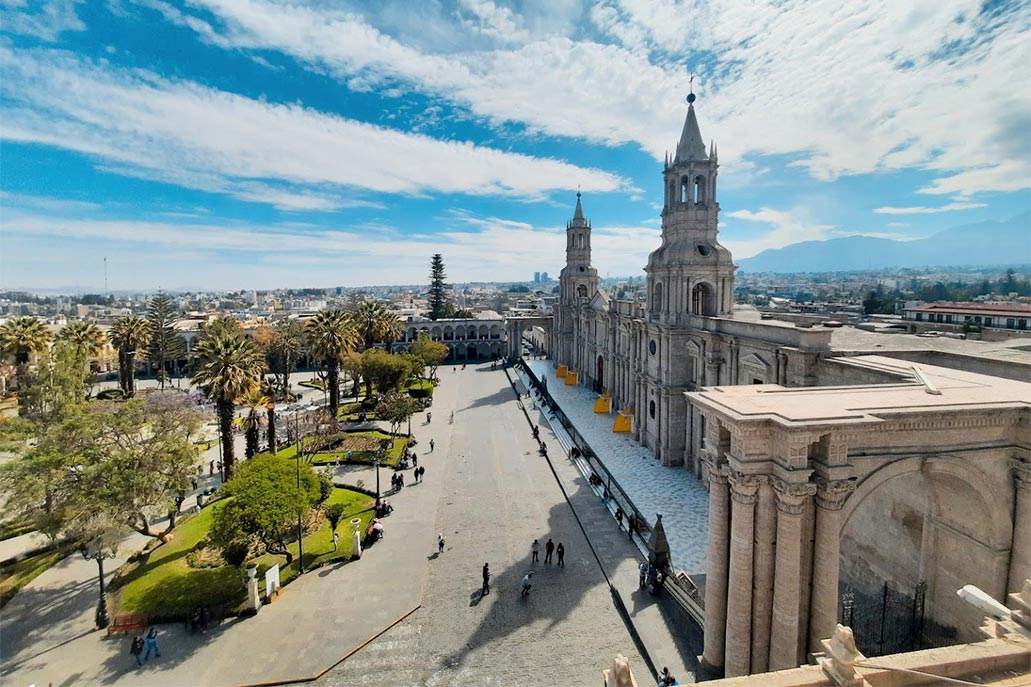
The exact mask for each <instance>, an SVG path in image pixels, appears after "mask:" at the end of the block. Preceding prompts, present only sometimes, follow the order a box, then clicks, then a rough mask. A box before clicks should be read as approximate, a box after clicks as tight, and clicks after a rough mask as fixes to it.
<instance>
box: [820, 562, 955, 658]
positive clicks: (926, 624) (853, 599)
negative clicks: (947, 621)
mask: <svg viewBox="0 0 1031 687" xmlns="http://www.w3.org/2000/svg"><path fill="white" fill-rule="evenodd" d="M926 606H927V582H925V581H920V582H919V583H918V584H917V585H916V587H915V588H914V589H913V591H912V592H904V591H899V590H896V589H893V588H892V587H891V586H890V585H889V584H888V583H887V582H885V583H884V584H883V585H881V589H880V591H879V592H877V593H870V592H859V591H856V590H853V589H851V588H846V590H845V592H844V593H843V594H842V596H841V602H840V603H839V608H840V609H841V624H842V625H847V626H848V627H851V628H852V634H853V636H854V637H855V639H856V646H857V647H858V648H859V650H860V651H861V652H863V653H864V654H865V655H867V656H884V655H886V654H897V653H900V652H903V651H916V650H918V649H930V648H933V647H939V646H949V645H951V644H955V643H956V642H957V641H958V640H957V632H956V628H954V627H949V626H946V625H942V624H940V623H937V622H935V621H934V620H932V619H931V618H928V617H927V614H926Z"/></svg>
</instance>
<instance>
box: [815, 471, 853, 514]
mask: <svg viewBox="0 0 1031 687" xmlns="http://www.w3.org/2000/svg"><path fill="white" fill-rule="evenodd" d="M814 479H815V481H816V505H817V506H819V507H820V508H824V509H826V510H841V508H842V506H844V505H845V501H846V500H848V497H849V494H851V493H852V492H854V491H855V490H856V479H855V478H854V477H853V478H850V479H833V480H828V479H825V478H823V477H820V476H816V477H815V478H814Z"/></svg>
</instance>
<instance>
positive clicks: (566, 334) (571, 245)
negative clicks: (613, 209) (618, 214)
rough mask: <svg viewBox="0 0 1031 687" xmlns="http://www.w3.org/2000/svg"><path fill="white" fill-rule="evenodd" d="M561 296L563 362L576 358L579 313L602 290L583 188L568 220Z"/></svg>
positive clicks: (559, 316)
mask: <svg viewBox="0 0 1031 687" xmlns="http://www.w3.org/2000/svg"><path fill="white" fill-rule="evenodd" d="M558 283H559V299H558V309H557V317H556V322H555V330H556V331H555V336H556V338H557V340H556V341H555V347H554V349H555V351H556V353H557V356H558V357H557V360H558V361H559V362H560V363H568V362H570V361H571V360H572V353H573V350H572V346H573V338H574V331H575V327H576V313H577V311H578V310H579V309H580V308H582V307H586V306H587V304H588V303H589V302H590V299H591V298H593V297H594V294H595V293H597V291H598V270H596V269H594V268H593V267H591V223H590V222H589V221H588V220H587V218H585V217H584V209H583V206H582V205H581V204H580V192H579V191H577V192H576V210H575V211H574V212H573V219H572V220H570V221H569V222H568V223H567V224H566V266H565V267H563V268H562V271H561V272H560V273H559V278H558Z"/></svg>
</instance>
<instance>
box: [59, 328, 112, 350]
mask: <svg viewBox="0 0 1031 687" xmlns="http://www.w3.org/2000/svg"><path fill="white" fill-rule="evenodd" d="M57 340H58V341H67V342H68V343H70V344H71V345H72V346H73V347H74V348H75V352H76V353H78V354H79V355H80V356H82V357H83V358H95V357H97V356H98V355H100V353H101V351H103V350H104V345H105V344H106V343H107V337H105V336H104V332H102V331H100V327H98V326H97V325H95V324H90V323H89V322H72V323H71V324H69V325H68V326H66V327H63V328H61V330H60V331H59V332H57Z"/></svg>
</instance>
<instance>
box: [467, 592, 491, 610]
mask: <svg viewBox="0 0 1031 687" xmlns="http://www.w3.org/2000/svg"><path fill="white" fill-rule="evenodd" d="M489 594H490V592H487V593H486V594H484V593H483V590H482V589H477V590H476V591H475V592H473V593H472V594H470V595H469V606H470V607H473V606H479V605H480V602H481V601H483V597H485V596H488V595H489Z"/></svg>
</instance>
